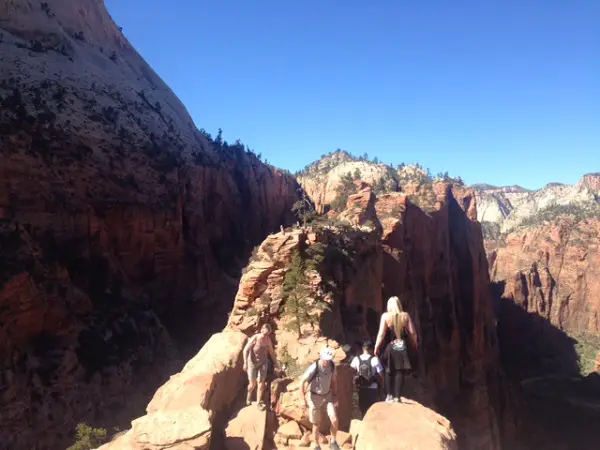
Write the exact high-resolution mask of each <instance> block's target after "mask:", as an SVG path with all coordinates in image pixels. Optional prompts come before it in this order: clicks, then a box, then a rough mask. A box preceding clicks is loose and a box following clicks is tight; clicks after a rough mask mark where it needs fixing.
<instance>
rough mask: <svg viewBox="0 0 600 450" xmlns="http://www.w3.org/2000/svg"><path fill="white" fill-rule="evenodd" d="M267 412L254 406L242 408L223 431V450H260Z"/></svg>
mask: <svg viewBox="0 0 600 450" xmlns="http://www.w3.org/2000/svg"><path fill="white" fill-rule="evenodd" d="M266 424H267V412H266V411H261V410H260V409H259V408H257V407H256V406H255V405H252V406H247V407H245V408H242V409H241V410H240V411H238V412H237V414H236V415H235V416H234V417H233V418H232V419H230V421H229V423H228V425H227V428H226V429H225V450H262V449H263V443H264V440H265V430H266Z"/></svg>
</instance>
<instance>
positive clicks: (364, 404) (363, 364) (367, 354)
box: [350, 340, 383, 417]
mask: <svg viewBox="0 0 600 450" xmlns="http://www.w3.org/2000/svg"><path fill="white" fill-rule="evenodd" d="M350 367H352V368H353V369H354V370H356V374H357V375H356V377H354V385H355V386H356V388H357V390H358V408H359V409H360V412H361V414H362V415H363V417H364V416H365V414H366V413H367V410H368V409H369V408H370V407H371V405H373V403H376V402H377V401H378V400H379V398H380V394H379V393H380V388H381V387H382V386H383V366H382V365H381V361H380V360H379V358H378V357H377V356H375V355H374V354H373V341H371V340H366V341H364V342H363V344H362V354H361V355H358V356H355V357H354V359H353V360H352V362H351V363H350Z"/></svg>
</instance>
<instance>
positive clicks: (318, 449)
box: [313, 445, 321, 450]
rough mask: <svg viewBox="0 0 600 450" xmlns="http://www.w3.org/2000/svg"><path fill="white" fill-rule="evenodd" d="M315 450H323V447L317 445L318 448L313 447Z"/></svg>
mask: <svg viewBox="0 0 600 450" xmlns="http://www.w3.org/2000/svg"><path fill="white" fill-rule="evenodd" d="M313 450H321V447H319V446H318V445H317V446H316V447H313Z"/></svg>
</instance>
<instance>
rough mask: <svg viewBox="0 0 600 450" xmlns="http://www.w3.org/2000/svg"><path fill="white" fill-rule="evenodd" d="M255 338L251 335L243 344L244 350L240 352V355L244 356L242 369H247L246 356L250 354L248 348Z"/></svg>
mask: <svg viewBox="0 0 600 450" xmlns="http://www.w3.org/2000/svg"><path fill="white" fill-rule="evenodd" d="M255 340H256V336H252V337H251V338H250V339H248V342H246V345H245V346H244V350H243V352H242V356H243V358H244V370H248V356H249V355H250V349H251V348H252V346H253V345H254V341H255Z"/></svg>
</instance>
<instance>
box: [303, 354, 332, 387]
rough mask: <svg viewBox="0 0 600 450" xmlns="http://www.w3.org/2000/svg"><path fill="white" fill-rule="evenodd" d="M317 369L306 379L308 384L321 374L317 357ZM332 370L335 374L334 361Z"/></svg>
mask: <svg viewBox="0 0 600 450" xmlns="http://www.w3.org/2000/svg"><path fill="white" fill-rule="evenodd" d="M314 364H315V371H314V372H313V373H312V374H311V376H310V377H308V378H307V379H306V381H308V384H310V383H312V382H313V380H314V379H315V378H316V377H317V375H318V374H319V370H320V368H319V360H318V359H317V360H316V361H315V362H314ZM331 370H332V371H333V373H334V374H335V363H334V362H333V361H331Z"/></svg>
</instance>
